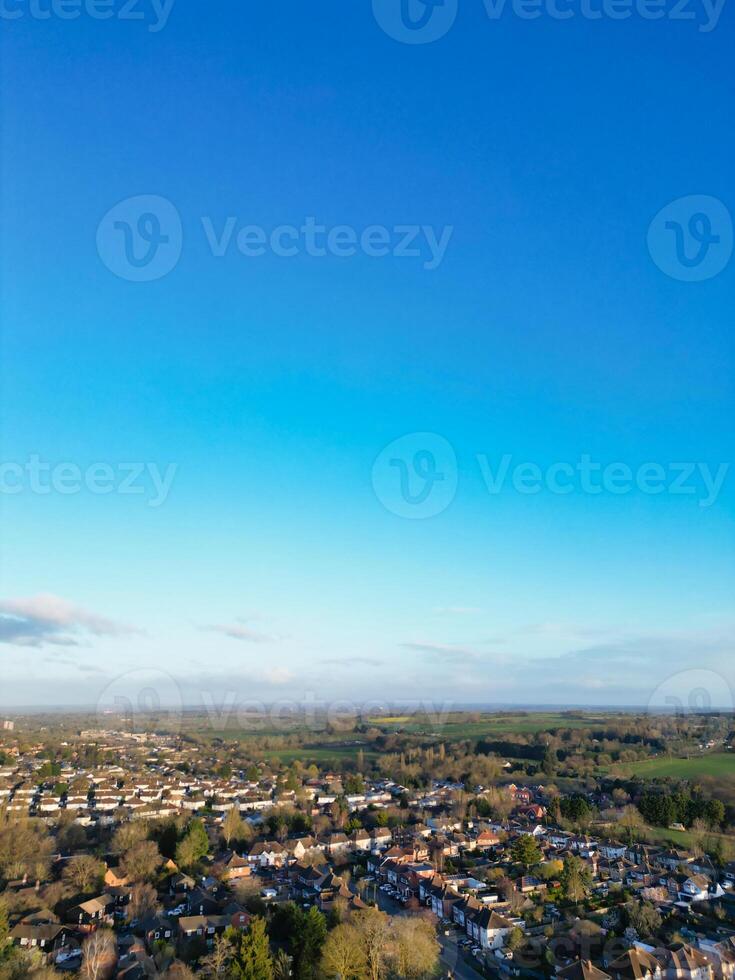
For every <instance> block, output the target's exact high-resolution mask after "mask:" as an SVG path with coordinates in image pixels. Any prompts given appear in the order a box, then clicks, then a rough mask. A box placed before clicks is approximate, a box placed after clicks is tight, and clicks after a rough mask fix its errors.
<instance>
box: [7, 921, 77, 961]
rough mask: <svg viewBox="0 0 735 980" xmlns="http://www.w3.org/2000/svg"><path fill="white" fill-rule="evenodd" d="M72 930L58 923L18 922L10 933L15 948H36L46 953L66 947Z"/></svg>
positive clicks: (72, 932) (71, 936)
mask: <svg viewBox="0 0 735 980" xmlns="http://www.w3.org/2000/svg"><path fill="white" fill-rule="evenodd" d="M73 936H74V930H73V929H72V928H71V927H70V926H68V925H62V924H61V923H60V922H35V923H34V922H28V921H27V920H26V921H23V922H19V923H18V925H17V926H15V928H14V929H12V930H11V932H10V939H11V941H12V942H13V944H14V945H15V946H21V947H23V948H38V949H42V950H43V951H44V952H46V953H50V952H55V951H57V950H59V949H61V948H63V947H64V946H68V945H69V942H70V940H71V939H72V938H73Z"/></svg>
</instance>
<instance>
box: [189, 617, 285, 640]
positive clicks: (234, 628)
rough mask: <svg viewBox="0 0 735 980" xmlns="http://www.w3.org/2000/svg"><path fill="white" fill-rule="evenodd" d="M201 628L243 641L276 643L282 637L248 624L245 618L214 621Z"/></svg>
mask: <svg viewBox="0 0 735 980" xmlns="http://www.w3.org/2000/svg"><path fill="white" fill-rule="evenodd" d="M199 629H200V630H203V631H204V632H206V633H221V634H222V636H229V638H230V639H231V640H239V641H240V642H241V643H275V642H276V640H279V639H280V637H279V636H276V635H275V634H271V633H263V632H262V631H261V630H255V629H253V628H252V626H248V625H247V623H246V622H245V621H243V620H237V621H236V622H234V623H214V624H211V625H209V626H200V627H199Z"/></svg>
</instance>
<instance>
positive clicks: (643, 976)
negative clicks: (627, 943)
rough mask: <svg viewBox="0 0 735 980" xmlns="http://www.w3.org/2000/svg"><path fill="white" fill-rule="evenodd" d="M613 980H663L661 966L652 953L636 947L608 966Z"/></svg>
mask: <svg viewBox="0 0 735 980" xmlns="http://www.w3.org/2000/svg"><path fill="white" fill-rule="evenodd" d="M607 970H608V973H609V974H610V976H611V978H612V980H662V977H663V971H662V969H661V964H660V963H659V961H658V960H657V959H656V957H655V956H654V955H653V954H652V953H648V952H646V951H645V950H643V949H638V948H636V947H634V948H633V949H628V950H626V951H625V952H624V953H623V955H622V956H619V957H618V958H617V959H616V960H613V961H612V963H609V964H608V966H607Z"/></svg>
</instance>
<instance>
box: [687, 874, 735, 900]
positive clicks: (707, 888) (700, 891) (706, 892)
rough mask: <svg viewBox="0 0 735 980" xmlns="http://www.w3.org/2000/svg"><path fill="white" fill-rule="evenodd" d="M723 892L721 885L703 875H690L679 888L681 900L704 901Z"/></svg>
mask: <svg viewBox="0 0 735 980" xmlns="http://www.w3.org/2000/svg"><path fill="white" fill-rule="evenodd" d="M724 894H725V892H724V891H723V890H722V887H721V886H720V885H719V884H717V883H713V882H711V881H710V879H709V878H707V877H706V876H705V875H701V874H694V875H690V876H689V877H688V878H687V879H686V880H685V881H684V883H683V885H682V886H681V888H680V890H679V899H680V900H681V901H682V902H706V901H708V900H709V899H711V898H721V897H722V896H723V895H724Z"/></svg>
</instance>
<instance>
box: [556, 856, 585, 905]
mask: <svg viewBox="0 0 735 980" xmlns="http://www.w3.org/2000/svg"><path fill="white" fill-rule="evenodd" d="M559 880H560V881H561V885H562V888H563V889H564V895H565V896H566V897H567V898H568V899H569V901H570V902H581V901H582V899H583V898H585V897H586V896H587V894H588V893H589V890H590V887H591V885H592V873H591V872H590V869H589V868H588V866H587V865H586V864H585V862H584V861H583V860H582V859H581V858H578V857H575V856H574V855H573V856H572V857H568V858H564V867H563V869H562V872H561V874H560V875H559Z"/></svg>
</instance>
